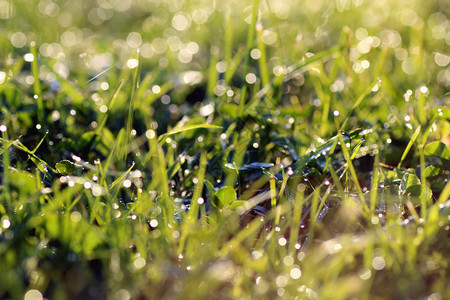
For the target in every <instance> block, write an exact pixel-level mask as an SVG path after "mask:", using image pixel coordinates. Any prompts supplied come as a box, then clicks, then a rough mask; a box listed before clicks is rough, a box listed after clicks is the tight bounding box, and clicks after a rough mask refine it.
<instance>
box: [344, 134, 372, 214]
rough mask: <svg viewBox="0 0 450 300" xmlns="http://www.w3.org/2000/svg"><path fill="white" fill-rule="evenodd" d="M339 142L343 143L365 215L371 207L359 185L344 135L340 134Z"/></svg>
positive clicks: (348, 167)
mask: <svg viewBox="0 0 450 300" xmlns="http://www.w3.org/2000/svg"><path fill="white" fill-rule="evenodd" d="M339 141H340V142H341V148H342V152H344V157H345V160H346V161H347V170H350V175H351V177H352V180H353V184H354V185H355V187H356V190H357V192H358V196H359V198H360V201H361V203H362V205H363V209H364V212H365V213H369V207H368V206H367V203H366V201H365V200H364V193H363V191H362V188H361V185H360V184H359V180H358V175H356V171H355V168H354V167H353V163H352V158H351V157H350V153H349V151H348V148H347V145H346V144H345V141H344V139H343V137H342V134H339Z"/></svg>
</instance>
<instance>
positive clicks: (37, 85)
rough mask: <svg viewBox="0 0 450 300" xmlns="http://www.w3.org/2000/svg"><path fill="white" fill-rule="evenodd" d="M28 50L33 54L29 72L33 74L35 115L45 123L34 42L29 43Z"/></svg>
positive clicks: (39, 120) (41, 122)
mask: <svg viewBox="0 0 450 300" xmlns="http://www.w3.org/2000/svg"><path fill="white" fill-rule="evenodd" d="M30 51H31V54H33V61H32V62H31V72H32V74H33V79H34V82H33V93H34V99H35V100H36V102H37V117H38V122H39V124H42V125H45V124H44V122H45V112H44V102H43V99H42V88H41V80H40V79H39V66H38V62H37V59H38V55H37V51H36V43H35V42H31V43H30Z"/></svg>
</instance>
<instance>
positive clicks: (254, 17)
mask: <svg viewBox="0 0 450 300" xmlns="http://www.w3.org/2000/svg"><path fill="white" fill-rule="evenodd" d="M258 8H259V0H253V10H252V19H251V23H250V26H249V27H248V33H247V54H246V56H245V62H244V77H245V76H247V74H248V71H249V68H250V59H251V54H250V53H251V51H252V49H253V43H254V39H255V29H256V21H257V19H258ZM247 89H248V82H247V81H245V83H244V86H243V87H242V89H241V95H240V99H239V113H238V116H242V114H243V113H244V107H245V100H246V99H247Z"/></svg>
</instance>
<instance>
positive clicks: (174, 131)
mask: <svg viewBox="0 0 450 300" xmlns="http://www.w3.org/2000/svg"><path fill="white" fill-rule="evenodd" d="M200 128H205V129H222V126H217V125H209V124H198V125H190V126H185V127H182V128H176V129H173V130H171V131H170V132H167V133H164V134H162V135H160V136H159V138H158V142H159V143H160V142H161V141H163V140H164V139H165V138H167V137H168V136H171V135H174V134H177V133H180V132H184V131H189V130H195V129H200Z"/></svg>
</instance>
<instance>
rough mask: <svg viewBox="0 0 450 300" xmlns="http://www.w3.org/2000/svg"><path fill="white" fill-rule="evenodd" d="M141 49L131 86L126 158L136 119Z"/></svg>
mask: <svg viewBox="0 0 450 300" xmlns="http://www.w3.org/2000/svg"><path fill="white" fill-rule="evenodd" d="M140 58H141V56H140V51H139V49H138V50H137V61H138V62H137V66H136V67H135V68H134V72H133V84H132V87H131V96H130V104H129V107H128V118H127V126H126V131H125V147H126V149H127V151H125V159H126V158H127V156H128V147H129V143H130V139H131V130H132V128H133V119H134V101H135V99H134V98H135V95H136V89H137V88H138V87H139V73H140V69H141V62H140Z"/></svg>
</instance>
